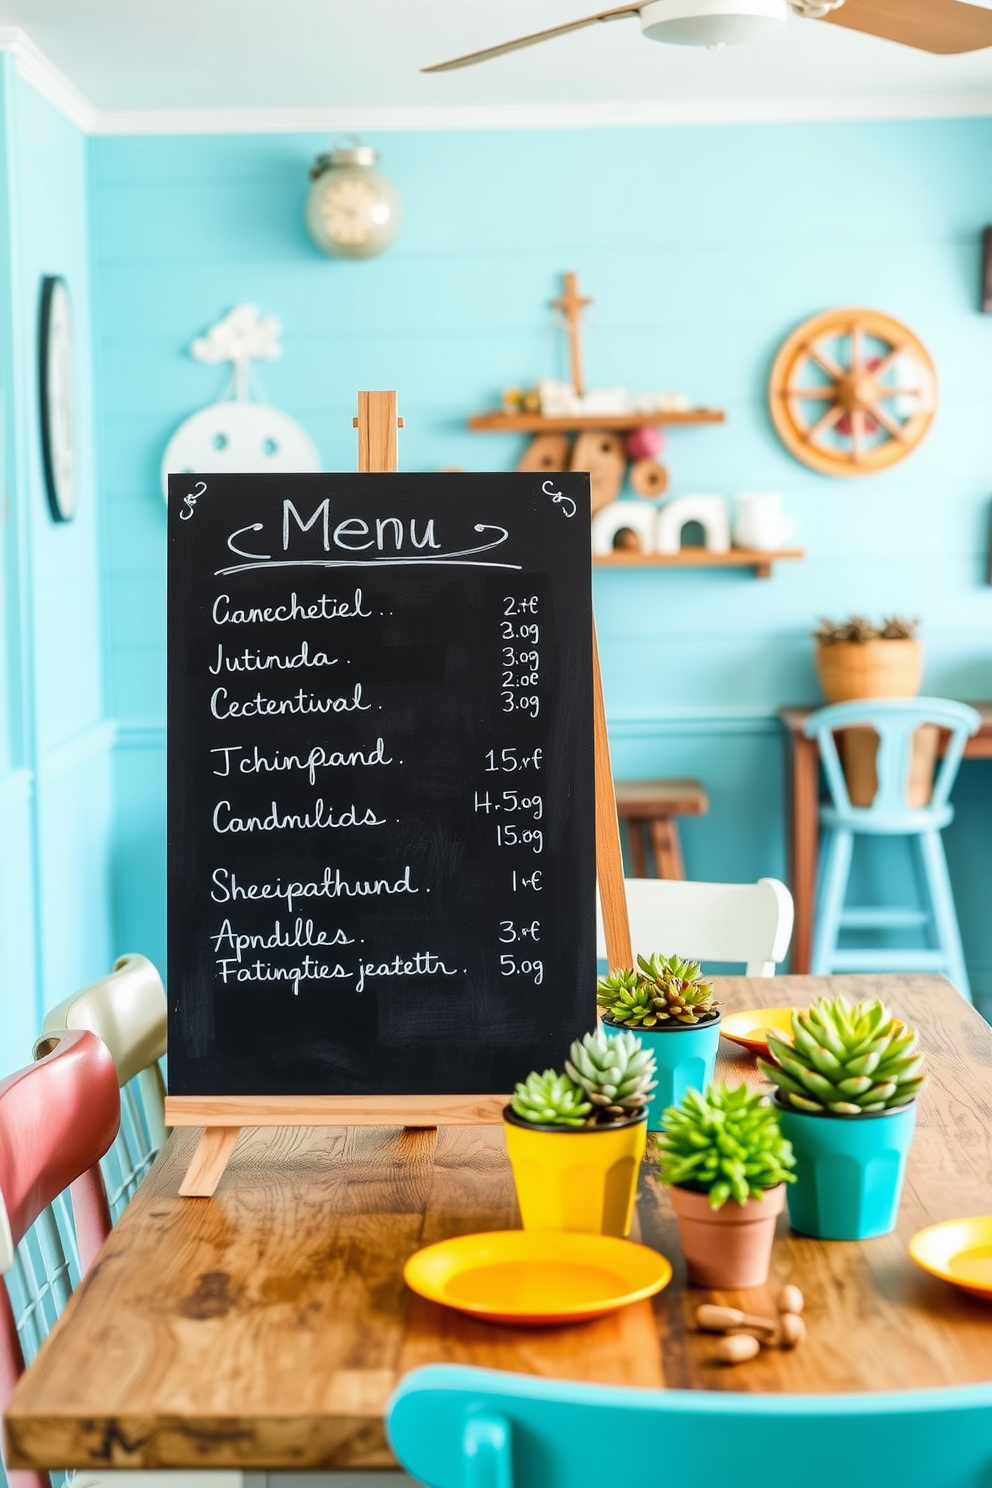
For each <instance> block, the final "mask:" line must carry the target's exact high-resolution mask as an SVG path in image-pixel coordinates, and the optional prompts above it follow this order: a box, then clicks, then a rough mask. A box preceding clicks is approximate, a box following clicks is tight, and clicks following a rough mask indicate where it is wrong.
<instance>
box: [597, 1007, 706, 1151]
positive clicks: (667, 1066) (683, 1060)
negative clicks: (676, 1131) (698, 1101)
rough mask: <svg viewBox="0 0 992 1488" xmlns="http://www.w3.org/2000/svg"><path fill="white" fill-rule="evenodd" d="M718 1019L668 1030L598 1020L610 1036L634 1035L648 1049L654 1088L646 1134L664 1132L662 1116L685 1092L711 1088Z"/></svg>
mask: <svg viewBox="0 0 992 1488" xmlns="http://www.w3.org/2000/svg"><path fill="white" fill-rule="evenodd" d="M720 1017H721V1015H720V1014H719V1013H717V1015H716V1017H715V1018H713V1019H711V1021H710V1022H709V1023H702V1024H691V1025H689V1026H686V1025H684V1024H681V1025H675V1026H674V1027H669V1028H631V1029H623V1028H617V1027H615V1026H614V1024H612V1023H610V1022H608V1021H607V1019H606V1018H603V1019H602V1024H603V1027H604V1028H605V1029H606V1032H607V1033H608V1034H610V1035H613V1034H617V1033H636V1035H637V1037H638V1038H639V1039H640V1040H641V1043H642V1044H643V1045H644V1047H645V1049H650V1050H651V1053H652V1054H653V1055H654V1059H655V1064H656V1065H657V1074H656V1076H655V1078H656V1079H657V1081H658V1088H657V1090H656V1091H655V1092H654V1094H653V1095H652V1097H651V1100H650V1103H649V1105H648V1131H649V1132H652V1131H664V1129H665V1122H664V1119H663V1118H664V1114H665V1112H666V1110H667V1109H668V1107H669V1106H677V1105H678V1103H679V1101H681V1100H682V1098H683V1096H684V1095H685V1093H686V1091H687V1090H705V1089H706V1087H707V1085H712V1083H713V1074H714V1071H715V1069H716V1051H717V1048H718V1047H719V1044H720Z"/></svg>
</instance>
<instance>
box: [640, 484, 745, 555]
mask: <svg viewBox="0 0 992 1488" xmlns="http://www.w3.org/2000/svg"><path fill="white" fill-rule="evenodd" d="M687 522H698V523H699V525H700V526H701V527H702V529H703V546H704V547H705V548H706V550H707V552H709V553H729V551H730V504H729V502H728V501H727V498H726V497H725V496H675V497H674V498H673V499H672V500H671V501H666V502H665V505H664V506H663V507H661V508H660V510H659V511H658V514H657V518H656V523H655V539H654V543H655V548H656V549H657V551H658V552H659V553H677V552H678V551H679V550H680V548H681V546H682V529H683V527H684V526H685V525H686V523H687Z"/></svg>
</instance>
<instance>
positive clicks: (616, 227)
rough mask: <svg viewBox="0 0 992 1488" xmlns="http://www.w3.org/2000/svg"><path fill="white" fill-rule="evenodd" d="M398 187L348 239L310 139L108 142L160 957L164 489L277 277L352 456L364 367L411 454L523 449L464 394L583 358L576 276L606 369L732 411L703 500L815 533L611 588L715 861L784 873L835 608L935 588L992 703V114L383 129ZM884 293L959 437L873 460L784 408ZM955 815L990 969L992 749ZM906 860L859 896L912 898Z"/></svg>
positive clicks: (711, 455) (936, 616)
mask: <svg viewBox="0 0 992 1488" xmlns="http://www.w3.org/2000/svg"><path fill="white" fill-rule="evenodd" d="M374 143H376V144H377V145H378V146H380V147H381V149H382V151H383V164H384V168H385V169H386V170H387V171H388V172H389V173H390V174H391V175H392V177H393V179H394V180H395V181H396V183H397V185H398V187H399V189H400V191H401V193H402V196H403V200H404V207H405V213H406V217H405V224H404V228H403V232H402V236H401V237H400V239H399V240H398V241H397V242H396V244H395V245H394V246H393V247H392V248H391V249H390V250H389V252H388V253H387V254H386V255H385V256H384V257H382V258H381V259H378V260H375V261H373V262H370V263H361V264H348V263H336V262H331V261H328V260H327V259H325V258H323V257H321V256H320V255H319V254H318V253H317V252H316V251H315V250H314V249H313V248H312V247H311V245H310V243H309V242H308V240H307V238H306V236H305V234H304V231H303V228H302V225H301V208H302V203H303V196H304V191H305V178H306V170H307V166H308V164H309V161H310V159H311V157H312V156H313V155H314V153H315V152H316V151H317V150H318V149H319V148H323V147H325V146H326V141H325V140H323V139H320V138H317V137H308V136H267V137H259V136H246V137H234V138H231V137H228V138H171V139H170V138H157V139H147V138H133V139H98V140H94V141H93V142H92V144H91V151H92V160H91V164H92V204H91V205H92V212H93V220H94V249H95V264H94V271H95V283H96V307H97V310H96V318H97V323H98V326H99V333H98V338H97V352H96V355H97V387H98V405H99V457H100V483H101V499H102V502H103V504H104V512H105V517H106V521H105V528H104V532H105V549H104V560H105V565H106V567H105V574H106V582H107V586H108V602H109V611H108V621H109V624H108V631H107V639H108V650H107V657H106V661H107V668H108V676H109V686H110V698H111V708H112V711H113V714H114V715H115V717H117V718H118V720H119V721H120V727H119V733H118V754H117V786H118V793H119V794H118V800H119V814H118V836H117V852H116V864H117V873H118V880H117V883H118V889H117V904H118V910H119V916H120V918H119V928H120V931H121V933H122V934H124V935H125V937H126V938H127V939H128V941H129V942H130V943H132V944H134V945H135V946H137V947H139V948H141V949H144V950H147V951H148V952H149V953H150V954H152V955H159V956H160V955H161V954H162V946H163V916H162V899H161V882H162V867H161V864H162V854H163V785H162V781H163V734H162V715H163V707H164V678H165V651H164V634H165V633H164V622H163V615H164V588H165V514H164V510H163V508H162V504H161V498H160V496H159V489H158V466H159V461H160V459H161V454H162V450H163V447H164V445H165V442H166V439H167V438H168V436H169V434H170V433H171V431H172V430H173V428H174V427H175V425H176V424H177V423H178V422H179V420H180V419H182V418H183V417H185V416H186V415H188V414H189V413H191V412H192V411H193V410H194V409H196V408H197V407H198V406H200V405H201V404H203V403H205V402H207V401H209V400H210V399H211V398H212V397H214V396H215V395H216V393H217V391H218V388H219V384H220V380H221V379H220V377H219V375H218V373H217V371H216V369H210V368H204V367H201V366H199V365H197V364H196V363H194V362H193V361H191V360H190V359H189V357H188V356H187V355H185V354H184V350H183V348H184V346H185V345H187V344H188V342H189V340H190V338H191V337H192V336H193V335H194V334H196V333H198V332H200V331H202V330H203V329H204V328H205V327H206V326H207V325H209V324H210V323H211V322H212V321H213V320H214V319H216V318H217V316H218V315H220V314H221V313H222V312H224V311H225V310H227V309H228V308H229V307H230V306H231V305H233V304H235V303H237V302H239V301H242V300H249V301H253V302H255V303H257V304H258V305H259V306H260V307H261V308H262V309H263V310H264V311H266V312H268V313H270V314H274V315H276V316H278V317H279V318H280V319H281V320H282V321H283V323H284V326H285V356H284V359H283V360H282V361H281V362H279V363H275V364H268V365H265V366H263V367H262V368H261V369H260V375H261V379H262V381H263V383H264V386H265V389H266V391H267V393H268V395H269V397H270V399H271V400H272V401H273V402H274V403H276V404H277V405H278V406H280V407H283V408H285V409H287V410H288V411H289V412H291V413H293V414H294V415H296V416H297V417H298V418H300V419H302V420H303V422H304V423H305V424H306V425H307V426H308V428H309V429H310V430H311V432H312V434H313V435H314V437H315V438H316V440H317V442H318V444H319V446H320V449H321V452H322V455H323V458H324V461H325V466H326V468H328V469H335V468H336V469H353V468H354V463H355V448H354V436H353V434H352V431H351V416H352V413H353V411H354V395H355V390H356V389H358V388H361V387H395V388H397V389H398V391H399V395H400V403H401V411H402V412H403V413H404V414H405V416H406V421H407V428H406V431H405V432H404V434H403V435H402V436H401V441H402V442H401V464H402V467H403V468H405V469H411V470H415V469H430V468H436V467H439V466H442V465H452V464H454V465H464V466H466V467H467V468H469V469H479V470H482V469H511V468H512V467H513V464H514V461H515V459H516V457H517V455H518V453H519V448H520V446H519V444H518V443H517V442H516V441H514V440H512V439H507V438H505V437H496V436H478V435H470V434H468V433H467V432H466V430H465V418H466V415H467V414H468V413H470V412H471V411H473V410H475V409H479V408H484V407H487V406H491V405H492V404H494V403H495V401H496V399H497V397H498V393H499V390H500V388H501V387H502V386H504V385H506V384H508V383H519V382H521V381H525V380H528V379H531V378H536V377H537V376H539V375H541V373H542V372H546V371H550V370H552V369H553V368H554V366H555V365H556V360H555V359H556V352H555V347H554V345H553V342H552V336H551V331H550V316H549V312H548V310H547V302H548V300H549V299H550V298H551V297H552V296H553V295H554V293H555V292H556V290H557V285H558V275H559V273H560V271H562V270H564V269H568V268H573V269H577V270H578V271H579V272H580V274H581V276H582V283H583V286H584V288H586V289H587V290H588V291H589V292H590V293H591V294H592V295H594V297H595V301H596V303H595V306H594V310H593V324H592V328H591V330H590V333H589V337H588V361H589V371H590V375H591V377H592V379H593V381H594V382H596V383H599V384H601V385H602V384H608V383H614V382H616V381H617V380H618V378H619V377H620V376H622V377H623V378H624V379H626V380H628V381H629V382H630V383H631V384H632V385H634V386H638V387H645V388H659V387H666V388H672V387H675V388H680V389H683V390H685V391H686V392H688V393H689V394H690V396H691V397H692V398H693V400H694V401H697V402H701V403H707V404H715V405H718V406H721V407H724V408H726V410H727V412H728V423H727V424H726V426H725V427H723V428H712V429H699V430H682V431H674V432H672V433H671V435H670V440H669V456H668V460H669V465H670V469H671V474H672V486H671V490H672V491H673V492H674V493H679V492H691V491H717V492H727V493H731V492H733V491H735V490H741V489H752V490H753V489H772V490H778V491H781V492H782V493H783V495H784V497H785V499H786V503H787V505H788V508H789V510H790V512H791V513H792V514H793V515H794V516H795V517H796V519H797V521H798V525H799V536H800V539H801V541H802V543H803V544H804V545H805V547H806V548H807V550H808V555H809V556H808V558H807V560H806V562H805V563H802V564H795V565H782V566H781V567H780V568H779V569H778V570H776V573H775V576H774V578H773V579H772V580H771V582H756V581H755V580H754V579H753V578H752V577H750V576H749V575H745V574H741V573H713V572H705V571H689V572H684V573H659V572H652V571H640V572H636V571H635V572H625V573H622V574H621V573H605V574H604V573H600V574H598V575H597V578H596V608H597V614H598V624H599V634H600V642H601V649H602V655H603V665H604V673H605V685H606V693H607V702H608V710H609V715H610V720H611V731H612V737H613V749H614V763H615V767H616V770H617V773H618V774H622V775H632V774H636V773H644V774H678V773H692V774H699V775H701V776H703V777H704V778H705V780H706V783H707V785H708V787H709V790H710V794H711V800H712V808H711V812H710V815H709V816H708V817H706V818H704V819H701V820H695V821H690V822H687V823H686V824H685V828H684V833H683V836H684V842H685V849H686V858H687V864H688V871H689V873H690V874H691V875H692V876H695V877H718V878H731V879H753V878H755V877H757V876H758V875H760V874H763V873H781V872H782V871H783V864H784V860H783V828H782V816H781V795H782V766H781V751H780V744H779V738H778V733H777V727H776V723H775V718H774V714H775V710H776V708H777V707H778V706H779V705H780V704H781V703H784V702H789V701H792V702H804V701H813V700H814V699H815V698H816V696H817V691H816V684H815V680H814V676H813V669H812V649H811V643H810V640H809V631H810V628H811V626H812V624H813V623H814V621H815V619H816V617H817V616H818V615H820V614H824V613H825V614H830V615H834V616H841V615H843V614H845V613H848V612H850V611H851V610H867V611H870V612H874V613H879V612H882V611H886V612H892V611H901V612H908V613H910V614H918V615H920V616H921V617H922V620H923V623H924V632H925V636H926V641H927V647H928V663H927V673H926V682H925V685H926V688H927V689H928V690H930V691H932V692H935V693H945V694H947V695H949V696H953V697H963V698H968V697H992V638H990V632H989V622H990V619H992V589H990V588H988V587H986V585H985V583H984V573H985V566H986V548H987V537H988V532H987V529H988V518H989V496H990V490H992V419H990V418H989V416H988V409H989V407H990V405H992V319H989V318H987V317H983V316H981V315H979V314H978V313H977V308H976V307H977V296H978V278H979V240H980V234H981V229H982V227H983V226H984V225H985V223H986V222H987V221H990V220H992V177H990V175H989V172H988V168H987V163H988V160H989V158H990V154H992V121H988V120H960V121H926V122H905V123H903V122H900V123H873V124H822V125H812V124H810V125H788V126H786V125H781V126H767V127H766V126H749V127H738V128H723V127H702V128H685V129H682V128H671V129H643V130H635V131H617V130H608V131H599V132H591V131H588V132H586V131H583V132H578V131H561V132H554V131H550V132H545V133H465V134H459V133H432V134H430V133H408V134H392V135H383V136H382V137H380V138H378V139H376V140H375V141H374ZM845 304H864V305H870V306H877V307H879V308H882V309H885V310H887V311H889V312H890V313H892V314H894V315H896V316H898V317H900V318H902V319H905V320H906V321H908V323H909V324H910V325H911V326H913V327H914V328H915V329H916V330H917V332H918V333H919V334H920V335H921V336H922V338H923V340H924V341H925V342H926V343H927V345H928V346H929V347H930V349H931V351H932V354H933V356H934V358H935V360H936V363H937V366H938V369H939V373H940V379H941V410H940V416H939V418H938V420H937V423H936V426H935V428H934V431H933V433H932V435H931V437H930V438H929V440H928V441H927V443H926V444H925V445H924V446H923V447H922V449H921V450H920V451H919V452H918V453H917V454H916V455H914V457H913V458H912V459H911V460H909V461H908V462H906V463H905V464H903V465H901V466H899V467H898V468H896V469H894V470H892V471H890V472H889V473H887V474H884V475H881V476H877V477H875V478H873V479H870V480H868V481H864V482H859V481H836V480H829V479H825V478H823V477H819V476H817V475H814V474H813V473H811V472H808V471H807V470H805V469H804V468H803V467H802V466H800V465H798V464H796V463H795V462H794V461H793V460H792V459H791V458H790V457H789V456H788V455H787V454H786V452H785V451H784V449H783V448H782V447H781V446H780V445H779V443H778V441H777V439H776V437H775V435H774V433H773V432H772V430H771V427H770V425H769V421H768V417H767V413H766V408H765V385H766V381H767V376H768V370H769V365H770V362H771V359H772V356H773V354H774V352H775V350H776V348H777V346H778V345H779V343H780V341H781V339H782V338H783V336H784V335H785V334H786V333H787V332H788V331H789V330H790V329H791V328H792V327H793V326H794V325H795V324H796V323H797V322H798V321H800V320H802V319H803V318H804V317H806V316H808V315H809V314H811V313H813V312H815V311H818V310H821V309H824V308H827V307H830V306H833V305H845ZM957 800H958V802H959V805H962V806H964V805H966V806H967V811H966V812H962V813H961V819H959V821H958V822H957V823H956V824H955V826H954V828H953V829H952V832H951V833H950V841H949V848H950V853H951V858H952V871H953V875H954V880H955V888H956V892H957V895H958V900H959V904H960V906H961V912H962V920H963V925H964V935H965V940H966V948H967V953H968V956H969V960H970V962H971V966H972V971H973V974H974V977H975V982H976V985H977V986H978V987H979V988H983V987H984V988H985V989H987V990H989V991H992V924H990V918H989V916H988V914H987V911H986V907H985V906H986V904H987V901H988V898H989V894H990V892H992V772H990V769H989V766H987V765H985V764H981V763H976V764H969V765H967V766H966V767H965V769H964V771H963V774H962V777H961V780H960V782H959V787H958V792H957ZM901 877H902V864H901V862H900V860H899V858H898V857H897V856H896V855H893V854H891V853H889V854H882V855H881V856H877V857H876V858H875V859H874V860H873V861H871V862H869V863H868V864H867V866H866V869H865V871H864V873H863V874H862V876H861V887H862V892H863V893H869V892H880V893H883V894H887V893H891V892H895V888H894V885H895V884H896V881H897V880H899V879H900V878H901Z"/></svg>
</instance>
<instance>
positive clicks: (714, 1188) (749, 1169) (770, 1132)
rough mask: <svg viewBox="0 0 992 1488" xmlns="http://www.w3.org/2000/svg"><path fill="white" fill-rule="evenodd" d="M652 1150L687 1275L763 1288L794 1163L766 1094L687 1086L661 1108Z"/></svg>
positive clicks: (707, 1282)
mask: <svg viewBox="0 0 992 1488" xmlns="http://www.w3.org/2000/svg"><path fill="white" fill-rule="evenodd" d="M658 1151H659V1153H660V1157H661V1161H660V1164H659V1168H658V1176H659V1177H660V1179H661V1181H662V1183H664V1184H665V1185H666V1187H668V1188H669V1190H670V1192H671V1198H672V1207H673V1209H674V1210H675V1217H676V1219H677V1220H678V1225H679V1236H680V1238H681V1241H682V1249H683V1251H684V1252H685V1258H686V1263H687V1265H688V1267H689V1280H690V1281H691V1282H694V1283H695V1284H696V1285H697V1286H706V1287H757V1286H764V1284H765V1282H766V1281H767V1280H768V1266H769V1262H770V1260H771V1254H772V1241H773V1239H774V1238H775V1222H776V1220H777V1219H778V1216H779V1215H780V1214H781V1213H782V1208H783V1204H784V1194H785V1185H786V1184H787V1183H792V1182H793V1181H794V1177H793V1174H792V1173H791V1172H790V1169H791V1168H792V1167H794V1165H795V1158H794V1157H793V1155H792V1148H791V1147H790V1145H789V1143H788V1141H787V1140H786V1138H785V1137H784V1136H783V1135H782V1131H781V1129H780V1127H779V1118H778V1113H777V1112H776V1111H775V1109H774V1107H773V1106H772V1105H770V1103H769V1101H768V1099H767V1097H766V1096H765V1095H763V1094H762V1092H761V1091H760V1090H749V1089H748V1087H747V1086H746V1085H739V1086H738V1087H737V1088H736V1089H735V1090H731V1089H730V1088H729V1087H728V1086H727V1085H711V1086H709V1087H708V1089H707V1090H706V1092H705V1094H701V1093H700V1092H699V1091H698V1090H690V1091H689V1092H688V1094H687V1095H686V1097H685V1099H684V1100H683V1101H682V1102H681V1103H680V1104H679V1105H677V1106H672V1107H671V1108H670V1109H669V1110H668V1111H666V1112H665V1130H664V1131H663V1132H662V1134H661V1136H660V1137H659V1138H658Z"/></svg>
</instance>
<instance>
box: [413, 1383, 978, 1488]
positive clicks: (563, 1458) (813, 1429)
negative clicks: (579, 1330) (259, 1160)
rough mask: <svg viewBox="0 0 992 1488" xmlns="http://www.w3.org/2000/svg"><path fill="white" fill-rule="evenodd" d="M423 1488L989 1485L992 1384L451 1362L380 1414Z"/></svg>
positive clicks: (958, 1487)
mask: <svg viewBox="0 0 992 1488" xmlns="http://www.w3.org/2000/svg"><path fill="white" fill-rule="evenodd" d="M388 1424H389V1437H390V1440H391V1442H392V1445H393V1451H394V1452H395V1453H396V1456H397V1457H398V1458H399V1460H400V1463H401V1464H402V1466H403V1467H405V1468H406V1470H407V1472H409V1473H410V1474H411V1475H412V1476H413V1477H415V1478H417V1479H418V1480H419V1481H420V1482H421V1483H425V1484H427V1485H428V1488H576V1485H582V1484H615V1483H618V1482H621V1481H622V1482H636V1483H639V1484H645V1485H647V1488H655V1485H656V1488H727V1485H728V1484H732V1485H733V1488H768V1484H769V1483H770V1482H775V1481H784V1480H786V1479H788V1480H789V1481H794V1482H796V1483H802V1485H803V1488H837V1485H838V1484H840V1483H846V1482H847V1483H852V1484H859V1485H860V1484H867V1483H870V1484H871V1485H872V1488H989V1485H990V1484H992V1384H980V1385H965V1386H960V1387H955V1388H953V1389H950V1388H948V1389H942V1390H907V1391H905V1392H899V1393H897V1394H878V1395H870V1394H864V1395H753V1394H730V1393H727V1394H725V1393H723V1392H722V1391H715V1390H714V1391H709V1390H634V1389H615V1388H611V1387H607V1386H599V1385H578V1384H573V1383H572V1382H571V1381H568V1380H550V1379H536V1378H534V1377H533V1376H530V1375H517V1374H503V1373H500V1372H498V1371H495V1370H489V1369H473V1368H468V1367H464V1366H459V1365H453V1364H440V1365H434V1366H431V1367H430V1368H427V1369H418V1370H415V1371H414V1372H413V1373H412V1374H409V1375H407V1377H406V1379H404V1380H403V1382H402V1384H401V1385H400V1386H399V1388H398V1389H397V1390H396V1392H395V1393H394V1395H393V1397H392V1400H391V1402H390V1407H389V1423H388Z"/></svg>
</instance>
